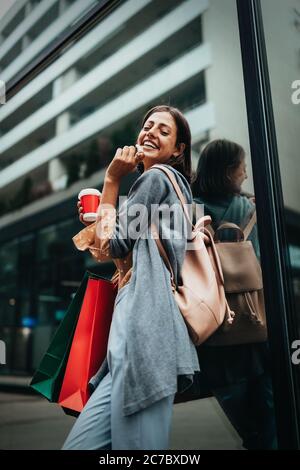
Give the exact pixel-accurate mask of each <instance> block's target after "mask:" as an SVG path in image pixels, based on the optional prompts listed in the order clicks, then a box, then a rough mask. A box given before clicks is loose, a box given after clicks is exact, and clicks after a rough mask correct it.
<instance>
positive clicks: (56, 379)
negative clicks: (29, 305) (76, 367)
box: [30, 272, 90, 402]
mask: <svg viewBox="0 0 300 470" xmlns="http://www.w3.org/2000/svg"><path fill="white" fill-rule="evenodd" d="M89 276H90V273H88V272H86V273H85V275H84V277H83V280H82V282H81V284H80V286H79V288H78V290H77V292H76V294H75V296H74V298H73V300H72V302H71V304H70V306H69V308H68V310H67V313H66V315H65V317H64V318H63V320H62V322H61V323H60V325H59V327H58V329H57V331H56V333H55V335H54V337H53V339H52V341H51V343H50V346H49V347H48V350H47V351H46V353H45V355H44V356H43V358H42V360H41V362H40V365H39V367H38V368H37V370H36V372H35V374H34V376H33V378H32V380H31V382H30V387H31V388H33V389H34V390H36V391H37V392H38V393H40V394H41V395H43V396H44V397H45V398H47V399H48V400H49V401H51V402H57V400H58V396H59V392H60V387H61V383H62V381H63V378H64V373H65V369H66V365H67V361H68V357H69V352H70V348H71V345H72V341H73V336H74V332H75V329H76V325H77V321H78V317H79V313H80V309H81V304H82V301H83V298H84V294H85V291H86V286H87V282H88V279H89Z"/></svg>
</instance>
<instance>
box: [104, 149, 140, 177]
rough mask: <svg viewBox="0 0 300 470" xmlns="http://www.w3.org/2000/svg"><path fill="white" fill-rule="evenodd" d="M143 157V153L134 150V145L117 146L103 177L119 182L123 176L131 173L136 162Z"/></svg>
mask: <svg viewBox="0 0 300 470" xmlns="http://www.w3.org/2000/svg"><path fill="white" fill-rule="evenodd" d="M143 158H144V153H143V152H141V151H138V152H137V150H136V147H134V146H133V145H131V146H130V147H128V146H127V145H126V146H125V147H123V148H118V149H117V151H116V154H115V156H114V158H113V159H112V161H111V163H110V165H109V167H108V168H107V170H106V175H105V178H106V179H108V180H109V181H115V182H120V181H121V179H122V177H123V176H126V175H128V174H129V173H132V172H133V171H134V170H135V168H136V166H137V164H138V163H139V162H141V161H142V160H143Z"/></svg>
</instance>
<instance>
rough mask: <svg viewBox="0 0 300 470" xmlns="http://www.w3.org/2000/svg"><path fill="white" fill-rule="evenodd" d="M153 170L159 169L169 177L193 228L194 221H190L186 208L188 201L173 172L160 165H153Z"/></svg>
mask: <svg viewBox="0 0 300 470" xmlns="http://www.w3.org/2000/svg"><path fill="white" fill-rule="evenodd" d="M152 168H158V169H159V170H161V171H163V172H164V173H165V174H166V175H167V177H168V178H169V180H170V181H171V183H172V185H173V187H174V189H175V192H176V194H177V196H178V198H179V200H180V202H181V205H182V208H183V212H184V214H185V216H186V218H187V221H188V222H189V223H190V225H191V226H192V227H193V223H192V221H191V219H190V215H189V212H188V210H187V208H186V200H185V197H184V195H183V193H182V191H181V189H180V187H179V185H178V183H177V181H176V178H175V176H174V175H173V173H172V171H171V170H169V169H168V168H166V167H165V166H163V165H159V164H156V165H153V166H152V167H151V168H150V170H151V169H152Z"/></svg>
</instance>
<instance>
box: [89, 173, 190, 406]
mask: <svg viewBox="0 0 300 470" xmlns="http://www.w3.org/2000/svg"><path fill="white" fill-rule="evenodd" d="M168 168H169V169H171V170H172V171H173V173H174V175H175V177H176V180H177V182H178V184H179V186H180V188H181V190H182V192H183V194H184V196H185V199H186V201H187V202H188V203H189V204H191V203H192V194H191V190H190V187H189V184H188V182H187V181H186V179H185V178H184V177H183V176H182V175H181V174H180V173H179V172H177V171H176V170H174V169H173V168H172V167H171V166H168ZM134 204H143V205H145V206H146V207H147V209H148V211H149V213H150V210H151V205H153V204H158V205H160V206H161V205H163V204H166V205H167V206H173V204H175V205H176V206H174V207H176V211H175V213H176V215H175V217H176V218H181V219H182V223H183V224H185V218H184V215H183V212H182V208H181V206H180V203H179V200H178V197H177V195H176V193H175V191H174V189H173V186H172V184H171V183H170V181H169V179H168V178H167V176H166V175H165V174H164V173H163V172H162V171H161V170H159V169H155V168H153V169H149V170H148V171H146V172H145V173H143V174H142V175H141V176H140V177H139V178H138V179H137V180H136V181H135V183H134V184H133V186H132V188H131V190H130V192H129V195H128V199H127V201H126V202H125V203H124V204H123V205H122V206H121V207H120V210H119V214H118V216H117V222H116V227H115V230H114V234H113V237H112V238H111V240H110V251H111V254H112V256H113V257H114V258H123V257H125V256H127V255H128V253H129V252H130V251H131V250H133V269H132V275H131V279H130V281H129V284H128V285H127V286H125V287H124V288H125V289H126V293H125V295H126V301H124V302H123V305H125V308H126V310H127V311H126V317H127V329H126V335H127V347H126V356H125V363H124V396H123V413H124V415H130V414H132V413H135V412H137V411H139V410H141V409H143V408H146V407H148V406H149V405H151V404H152V403H154V402H156V401H157V400H160V399H162V398H164V397H167V396H169V395H172V394H175V393H176V392H177V391H178V392H179V393H180V392H182V391H184V390H186V389H187V388H188V387H189V386H190V385H191V384H192V382H193V374H194V372H195V371H199V362H198V357H197V352H196V348H195V346H194V345H193V343H192V341H191V339H190V337H189V335H188V331H187V328H186V325H185V323H184V320H183V317H182V315H181V313H180V311H179V309H178V306H177V304H176V302H175V299H174V295H173V293H172V290H171V283H170V274H169V271H168V269H167V268H166V266H165V264H164V262H163V260H162V259H161V257H160V254H159V252H158V249H157V245H156V242H155V240H154V239H152V238H151V236H150V235H149V234H150V231H149V222H150V220H149V219H148V220H145V219H143V220H142V221H141V225H142V226H143V231H144V233H145V234H146V235H147V236H143V237H140V238H138V239H137V240H134V239H133V238H132V237H131V234H130V230H128V232H127V233H128V236H127V237H125V238H123V237H120V233H122V227H121V222H120V221H121V220H124V219H122V215H123V216H124V214H127V217H128V222H130V220H131V217H130V216H129V215H128V214H130V212H131V211H130V209H132V208H133V205H134ZM171 220H172V215H171ZM170 226H171V229H170V235H171V236H170V239H165V238H164V239H162V242H163V245H164V247H165V250H166V251H167V253H168V256H169V259H170V262H171V264H172V267H173V270H174V273H175V278H176V282H178V281H179V279H180V271H181V267H182V263H183V260H184V255H185V249H186V238H182V239H179V238H178V237H177V234H176V233H175V231H174V230H173V228H172V223H171V224H170ZM159 227H160V230H161V231H162V233H167V231H168V228H169V227H167V226H166V221H164V220H162V221H160V223H159ZM121 291H122V289H121ZM121 291H120V292H121ZM118 295H119V294H118ZM107 371H108V369H107V361H105V363H104V364H103V365H102V366H101V368H100V370H99V371H98V373H97V374H96V375H95V376H94V377H93V379H92V380H91V381H90V384H91V386H92V387H96V386H97V384H98V383H99V381H100V380H101V379H102V378H103V376H104V375H105V373H107Z"/></svg>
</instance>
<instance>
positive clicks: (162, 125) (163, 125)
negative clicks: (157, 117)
mask: <svg viewBox="0 0 300 470" xmlns="http://www.w3.org/2000/svg"><path fill="white" fill-rule="evenodd" d="M146 124H150V125H151V126H153V124H154V121H147V122H145V124H144V125H146ZM158 126H159V127H167V128H168V129H169V130H171V127H170V126H169V125H168V124H165V123H164V122H160V123H159V124H158Z"/></svg>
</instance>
